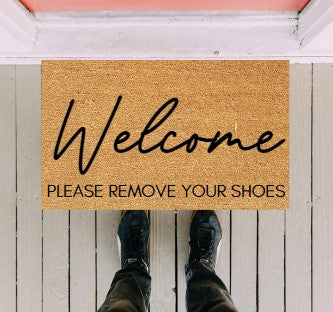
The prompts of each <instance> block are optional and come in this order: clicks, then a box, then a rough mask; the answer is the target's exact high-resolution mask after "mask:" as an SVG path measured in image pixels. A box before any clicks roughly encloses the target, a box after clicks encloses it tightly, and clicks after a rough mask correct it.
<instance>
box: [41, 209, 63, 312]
mask: <svg viewBox="0 0 333 312" xmlns="http://www.w3.org/2000/svg"><path fill="white" fill-rule="evenodd" d="M68 234H69V212H68V211H53V210H44V212H43V311H47V312H67V311H69V287H68V286H69V285H68V283H69V282H68V277H69V241H68V239H69V235H68Z"/></svg>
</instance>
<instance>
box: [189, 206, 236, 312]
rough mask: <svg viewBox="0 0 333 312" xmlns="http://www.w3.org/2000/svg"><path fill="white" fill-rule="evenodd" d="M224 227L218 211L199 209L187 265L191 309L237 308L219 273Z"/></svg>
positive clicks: (229, 311)
mask: <svg viewBox="0 0 333 312" xmlns="http://www.w3.org/2000/svg"><path fill="white" fill-rule="evenodd" d="M221 238H222V230H221V226H220V223H219V221H218V218H217V216H216V214H215V212H214V211H211V210H198V211H196V212H195V214H194V216H193V220H192V224H191V229H190V256H189V261H188V264H187V265H186V267H185V273H186V280H187V291H186V303H187V310H188V312H237V311H238V310H237V308H236V307H235V305H234V303H233V302H232V299H231V297H230V294H229V292H228V290H227V288H226V286H225V285H224V283H223V282H222V280H221V279H220V278H219V277H218V276H217V275H216V274H215V262H216V255H217V248H218V245H219V243H220V241H221Z"/></svg>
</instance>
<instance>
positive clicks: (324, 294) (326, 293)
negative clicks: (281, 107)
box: [313, 64, 333, 312]
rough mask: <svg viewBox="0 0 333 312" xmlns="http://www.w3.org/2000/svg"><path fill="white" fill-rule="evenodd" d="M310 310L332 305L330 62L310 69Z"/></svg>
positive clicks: (332, 68)
mask: <svg viewBox="0 0 333 312" xmlns="http://www.w3.org/2000/svg"><path fill="white" fill-rule="evenodd" d="M313 70H314V71H313V311H314V312H327V311H332V307H333V296H332V293H333V283H332V280H333V265H332V264H333V209H332V207H333V192H332V190H333V145H332V138H333V122H332V116H333V65H332V64H315V65H314V68H313Z"/></svg>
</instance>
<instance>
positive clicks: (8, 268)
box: [0, 65, 16, 311]
mask: <svg viewBox="0 0 333 312" xmlns="http://www.w3.org/2000/svg"><path fill="white" fill-rule="evenodd" d="M15 122H16V121H15V66H8V65H7V66H0V142H1V144H0V175H1V178H0V190H1V191H0V238H1V239H0V250H1V251H2V252H4V254H2V255H1V257H0V281H1V282H0V307H1V310H3V311H15V310H16V130H15Z"/></svg>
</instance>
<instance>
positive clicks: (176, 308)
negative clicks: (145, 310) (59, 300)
mask: <svg viewBox="0 0 333 312" xmlns="http://www.w3.org/2000/svg"><path fill="white" fill-rule="evenodd" d="M177 215H178V214H177V210H175V293H176V299H175V304H176V307H175V311H176V312H178V256H177V254H178V240H177V230H178V229H177Z"/></svg>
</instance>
